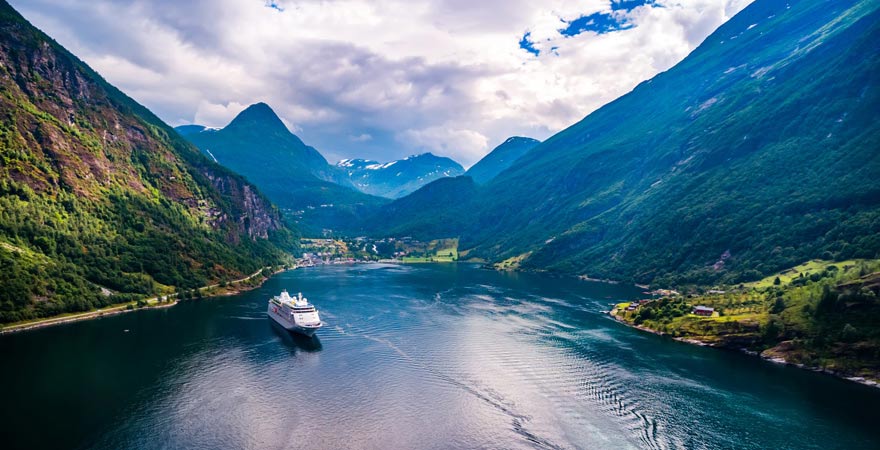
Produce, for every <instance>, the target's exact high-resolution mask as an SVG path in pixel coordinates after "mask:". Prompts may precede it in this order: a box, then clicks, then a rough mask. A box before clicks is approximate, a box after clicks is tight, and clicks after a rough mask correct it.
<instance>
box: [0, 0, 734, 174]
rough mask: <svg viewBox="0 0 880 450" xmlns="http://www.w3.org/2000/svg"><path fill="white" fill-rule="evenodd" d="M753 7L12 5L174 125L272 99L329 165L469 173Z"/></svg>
mask: <svg viewBox="0 0 880 450" xmlns="http://www.w3.org/2000/svg"><path fill="white" fill-rule="evenodd" d="M750 1H751V0H655V1H644V0H623V1H621V0H614V1H613V2H612V1H611V0H580V1H572V0H545V1H542V2H533V1H527V0H483V1H480V2H474V1H472V0H446V1H440V0H427V1H421V2H408V1H403V0H370V1H368V0H323V1H312V0H273V1H266V0H193V1H188V2H179V1H177V0H91V1H84V0H12V3H13V6H15V7H16V8H17V9H18V10H19V11H20V12H22V14H23V15H24V16H25V17H26V18H28V19H29V20H31V21H32V22H33V23H34V24H35V25H37V26H38V27H40V28H41V29H43V30H44V31H46V32H47V33H48V34H50V35H52V36H53V37H54V38H56V39H57V40H58V41H59V42H60V43H61V44H62V45H65V46H66V47H68V48H69V49H71V50H72V51H73V52H74V53H75V54H77V55H78V56H80V57H81V58H82V59H84V60H85V61H86V62H87V63H89V64H90V65H92V66H93V67H94V68H95V69H96V70H97V71H98V72H100V73H101V74H102V75H103V76H104V77H105V78H107V79H108V80H109V81H110V82H111V83H113V84H115V85H117V86H118V87H120V88H121V89H122V90H124V91H125V92H126V93H128V94H129V95H131V96H132V97H134V98H135V99H136V100H138V101H139V102H141V103H143V104H144V105H146V106H147V107H149V108H150V109H151V110H153V111H154V112H155V113H156V114H158V115H159V116H160V117H162V118H163V119H164V120H166V121H167V122H169V123H170V124H172V125H179V124H183V123H191V122H196V123H201V124H203V125H208V126H223V125H225V124H226V123H228V121H229V120H231V118H232V117H234V115H235V114H236V113H237V112H238V111H240V110H242V109H243V108H244V107H245V106H246V105H248V104H251V103H254V102H257V101H264V102H266V103H268V104H270V105H271V106H272V107H273V108H274V109H275V110H276V112H278V114H279V115H280V116H281V117H282V118H283V119H284V120H285V122H286V123H287V124H288V126H289V127H290V128H291V129H292V130H294V131H295V132H296V133H297V134H299V135H300V136H301V137H302V138H303V139H304V140H305V141H306V142H307V143H309V144H311V145H314V146H316V147H317V148H318V149H319V150H321V151H322V152H323V153H324V154H325V155H326V156H328V157H338V158H354V157H362V158H369V159H375V160H380V161H387V160H390V159H395V158H399V157H403V156H406V155H409V154H412V153H416V152H418V151H421V150H431V151H433V152H436V153H438V154H443V155H447V156H452V157H455V158H456V159H459V162H461V163H462V164H464V165H470V164H472V163H474V162H475V161H476V160H477V159H479V157H480V156H482V154H484V153H485V152H487V151H488V150H489V149H491V148H492V147H494V146H495V145H498V144H500V143H501V142H503V141H504V140H505V139H506V138H507V137H508V136H510V135H530V136H533V137H536V138H539V139H544V138H546V137H548V136H549V135H551V134H553V133H555V132H557V131H559V130H561V129H563V128H564V127H566V126H568V125H570V124H572V123H574V122H575V121H577V120H579V119H581V118H582V117H584V116H585V115H587V114H588V113H590V112H591V111H593V110H595V109H596V108H598V107H600V106H601V105H603V104H605V103H607V102H609V101H611V100H613V99H614V98H616V97H618V96H620V95H622V94H624V93H626V92H628V91H629V90H631V89H632V88H633V87H634V86H635V85H637V84H638V83H639V82H641V81H643V80H645V79H647V78H650V77H651V76H653V75H655V74H656V73H658V72H660V71H663V70H666V69H668V68H669V67H671V66H672V65H674V64H675V63H676V62H678V61H680V60H681V59H682V58H683V57H684V56H686V55H687V54H688V53H689V52H690V51H691V50H693V49H694V48H695V47H696V45H698V44H699V43H700V42H701V41H702V40H703V39H704V38H705V37H706V36H707V35H708V34H709V33H711V32H712V31H713V30H714V29H715V28H717V27H718V26H719V25H720V24H721V23H723V22H724V21H726V20H727V19H728V18H730V17H731V16H732V15H733V14H735V13H736V12H738V11H739V10H740V9H742V8H743V7H745V6H746V5H747V4H748V3H749V2H750ZM523 41H525V46H526V48H525V49H524V48H523ZM361 136H371V138H370V139H350V138H348V137H361ZM442 140H446V141H442ZM441 141H442V142H441Z"/></svg>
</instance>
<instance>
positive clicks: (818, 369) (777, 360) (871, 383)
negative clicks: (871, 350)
mask: <svg viewBox="0 0 880 450" xmlns="http://www.w3.org/2000/svg"><path fill="white" fill-rule="evenodd" d="M616 310H617V308H612V309H611V310H610V311H608V315H609V316H611V318H613V319H614V320H615V321H617V322H619V323H621V324H623V325H625V326H627V327H629V328H633V329H636V330H639V331H644V332H646V333H651V334H654V335H657V336H665V337H668V338H670V339H672V340H674V341H678V342H681V343H683V344H689V345H696V346H698V347H710V348H714V349H718V350H734V351H738V352H741V353H745V354H746V355H749V356H754V357H757V358H759V359H761V360H763V361H766V362H768V363H771V364H778V365H783V366H790V367H795V368H798V369H802V370H808V371H810V372H816V373H822V374H825V375H831V376H833V377H835V378H838V379H841V380H845V381H849V382H853V383H857V384H861V385H863V386H868V387H873V388H877V389H880V382H877V381H874V380H869V379H867V378H864V377H856V376H850V375H847V374H844V373H840V372H837V371H834V370H828V369H823V368H821V367H813V366H807V365H804V364H799V363H793V362H789V361H788V360H786V359H785V358H783V357H780V356H774V357H770V356H764V355H762V354H761V353H758V352H756V351H753V350H749V349H746V348H742V347H726V346H721V345H715V344H710V343H707V342H703V341H700V340H698V339H690V338H686V337H675V336H670V335H669V334H667V333H664V332H662V331H657V330H654V329H652V328H648V327H645V326H642V325H635V324H631V323H629V322H627V321H625V320H623V319H621V318H620V317H618V316H617V315H616V314H614V312H615V311H616Z"/></svg>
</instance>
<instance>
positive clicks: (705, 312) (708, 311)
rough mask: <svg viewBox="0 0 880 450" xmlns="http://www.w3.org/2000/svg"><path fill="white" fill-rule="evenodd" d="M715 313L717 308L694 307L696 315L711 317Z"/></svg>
mask: <svg viewBox="0 0 880 450" xmlns="http://www.w3.org/2000/svg"><path fill="white" fill-rule="evenodd" d="M714 312H715V308H710V307H708V306H702V305H700V306H696V307H694V314H696V315H698V316H703V317H711V316H712V313H714Z"/></svg>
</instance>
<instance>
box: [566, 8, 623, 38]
mask: <svg viewBox="0 0 880 450" xmlns="http://www.w3.org/2000/svg"><path fill="white" fill-rule="evenodd" d="M618 17H619V16H618ZM618 17H615V15H613V14H608V13H593V14H590V15H589V16H582V17H579V18H577V19H574V20H572V21H571V22H568V26H567V27H565V28H563V29H561V30H559V32H560V33H562V35H563V36H577V35H579V34H581V33H583V32H585V31H593V32H595V33H597V34H604V33H608V32H611V31H620V30H626V29H629V28H632V27H633V26H634V25H633V24H631V23H629V22H627V21H626V19H625V18H623V17H620V18H618Z"/></svg>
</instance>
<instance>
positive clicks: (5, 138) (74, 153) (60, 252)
mask: <svg viewBox="0 0 880 450" xmlns="http://www.w3.org/2000/svg"><path fill="white" fill-rule="evenodd" d="M0 154H2V161H3V163H2V164H0V285H2V286H3V289H0V322H11V321H18V320H24V319H32V318H36V317H45V316H50V315H55V314H59V313H63V312H72V311H83V310H88V309H91V308H95V307H103V306H106V305H109V304H112V303H116V302H121V301H130V300H131V299H132V298H134V296H136V295H150V294H155V293H157V292H160V290H164V291H166V292H167V290H168V289H170V287H177V288H192V287H195V286H201V285H205V284H208V282H210V281H218V280H223V279H230V278H237V277H240V276H241V275H242V274H248V273H251V272H254V271H256V270H258V269H259V268H261V267H263V266H265V265H267V264H278V263H280V262H282V261H284V260H285V258H286V254H285V252H284V251H283V249H287V250H295V249H296V239H295V236H294V235H292V234H291V232H290V231H289V230H288V229H287V228H285V227H284V225H283V224H282V221H281V219H280V216H279V213H278V211H277V210H276V209H275V208H274V207H273V206H272V205H271V204H270V203H269V201H268V200H267V199H266V198H265V197H263V195H262V194H260V192H259V191H258V190H257V189H256V188H255V187H254V186H252V185H251V184H249V183H248V182H247V181H245V180H244V179H243V178H242V177H241V176H239V175H236V174H234V173H232V172H230V171H229V170H227V169H224V168H223V167H220V166H219V165H217V164H215V163H213V162H212V161H210V160H208V159H207V158H205V157H204V156H203V155H201V154H200V153H199V151H198V150H197V149H196V148H195V147H193V146H192V145H190V144H189V143H187V142H186V141H184V140H183V139H181V138H180V137H179V136H178V134H177V133H176V132H174V130H173V129H171V128H170V127H169V126H167V125H166V124H164V123H163V122H162V121H161V120H159V119H158V118H157V117H156V116H154V115H153V114H152V113H151V112H150V111H148V110H147V109H146V108H144V107H143V106H141V105H139V104H138V103H137V102H135V101H134V100H132V99H131V98H129V97H127V96H126V95H125V94H123V93H122V92H120V91H119V90H118V89H116V88H115V87H113V86H111V85H110V84H109V83H107V82H106V81H105V80H104V79H103V78H101V77H100V76H99V75H98V74H97V73H95V72H94V71H93V70H92V69H91V68H89V67H88V66H87V65H86V64H85V63H83V62H82V61H80V60H79V59H77V58H76V57H75V56H74V55H72V54H71V53H70V52H68V51H67V50H65V49H64V48H62V47H61V46H60V45H59V44H58V43H56V42H55V41H53V40H52V39H51V38H49V37H48V36H46V35H45V34H43V33H42V32H41V31H39V30H37V29H36V28H34V27H33V26H32V25H31V24H30V23H28V22H27V21H26V20H25V19H24V18H23V17H21V16H20V15H19V14H18V13H17V12H16V11H15V10H14V9H13V8H12V7H10V6H9V5H8V4H7V3H5V2H0Z"/></svg>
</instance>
